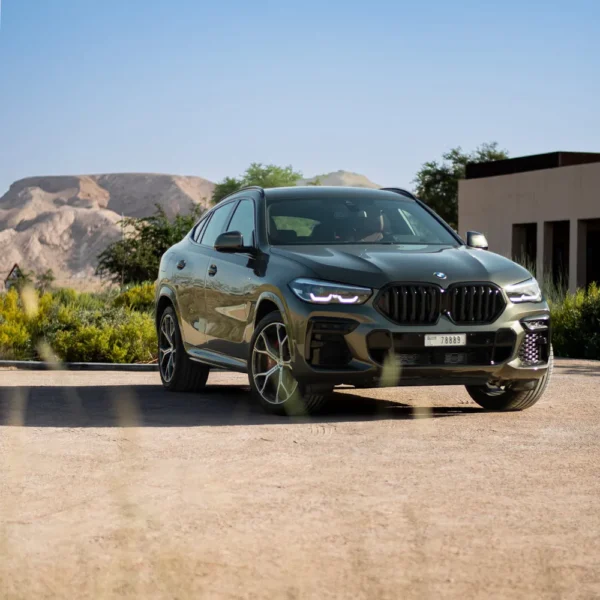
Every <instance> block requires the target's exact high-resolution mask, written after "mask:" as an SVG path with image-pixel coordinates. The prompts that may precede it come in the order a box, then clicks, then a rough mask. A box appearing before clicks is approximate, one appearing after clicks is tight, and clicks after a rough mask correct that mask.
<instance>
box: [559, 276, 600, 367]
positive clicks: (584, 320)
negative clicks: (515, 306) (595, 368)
mask: <svg viewBox="0 0 600 600" xmlns="http://www.w3.org/2000/svg"><path fill="white" fill-rule="evenodd" d="M550 310H551V313H552V340H553V341H552V343H553V345H554V351H555V352H556V354H557V356H564V357H568V358H593V359H600V288H599V287H598V286H597V285H596V284H595V283H592V285H590V287H589V288H588V289H587V290H578V292H577V293H576V294H566V295H565V296H564V298H562V299H559V300H555V301H551V302H550Z"/></svg>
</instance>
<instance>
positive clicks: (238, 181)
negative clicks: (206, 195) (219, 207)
mask: <svg viewBox="0 0 600 600" xmlns="http://www.w3.org/2000/svg"><path fill="white" fill-rule="evenodd" d="M301 178H302V173H300V172H298V171H294V169H293V168H292V166H291V165H288V166H287V167H278V166H277V165H263V164H262V163H252V164H251V165H250V166H249V167H248V168H247V169H246V171H245V172H244V173H243V175H241V176H240V177H225V179H223V181H221V182H219V183H217V185H216V186H215V189H214V192H213V195H212V202H213V204H216V203H217V202H220V201H221V200H222V199H223V198H225V196H228V195H229V194H233V192H237V191H238V190H239V189H241V188H243V187H248V186H249V185H258V186H260V187H263V188H272V187H288V186H294V185H296V184H297V183H298V180H299V179H301Z"/></svg>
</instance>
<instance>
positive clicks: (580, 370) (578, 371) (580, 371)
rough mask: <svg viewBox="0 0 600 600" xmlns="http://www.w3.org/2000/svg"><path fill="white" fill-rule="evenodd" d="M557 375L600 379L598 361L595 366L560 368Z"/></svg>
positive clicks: (599, 362)
mask: <svg viewBox="0 0 600 600" xmlns="http://www.w3.org/2000/svg"><path fill="white" fill-rule="evenodd" d="M556 374H557V375H583V376H584V377H600V361H598V362H597V363H595V364H593V363H592V364H589V365H588V364H585V365H569V366H562V365H561V366H560V368H559V369H557V370H556Z"/></svg>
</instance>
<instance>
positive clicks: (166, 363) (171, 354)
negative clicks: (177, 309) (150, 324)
mask: <svg viewBox="0 0 600 600" xmlns="http://www.w3.org/2000/svg"><path fill="white" fill-rule="evenodd" d="M176 359H177V348H176V347H175V320H174V319H173V317H172V315H170V314H166V315H165V316H164V317H163V319H162V321H161V323H160V339H159V346H158V362H159V366H160V374H161V375H162V377H163V379H164V380H165V382H166V383H169V382H170V381H171V379H173V375H175V361H176Z"/></svg>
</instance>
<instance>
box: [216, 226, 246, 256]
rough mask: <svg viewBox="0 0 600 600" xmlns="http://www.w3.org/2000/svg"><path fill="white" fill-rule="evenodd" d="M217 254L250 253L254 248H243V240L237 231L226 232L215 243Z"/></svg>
mask: <svg viewBox="0 0 600 600" xmlns="http://www.w3.org/2000/svg"><path fill="white" fill-rule="evenodd" d="M215 250H217V251H218V252H251V251H253V250H254V248H251V247H248V246H244V238H243V236H242V234H241V233H240V232H239V231H226V232H225V233H222V234H221V235H219V237H218V238H217V239H216V241H215Z"/></svg>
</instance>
